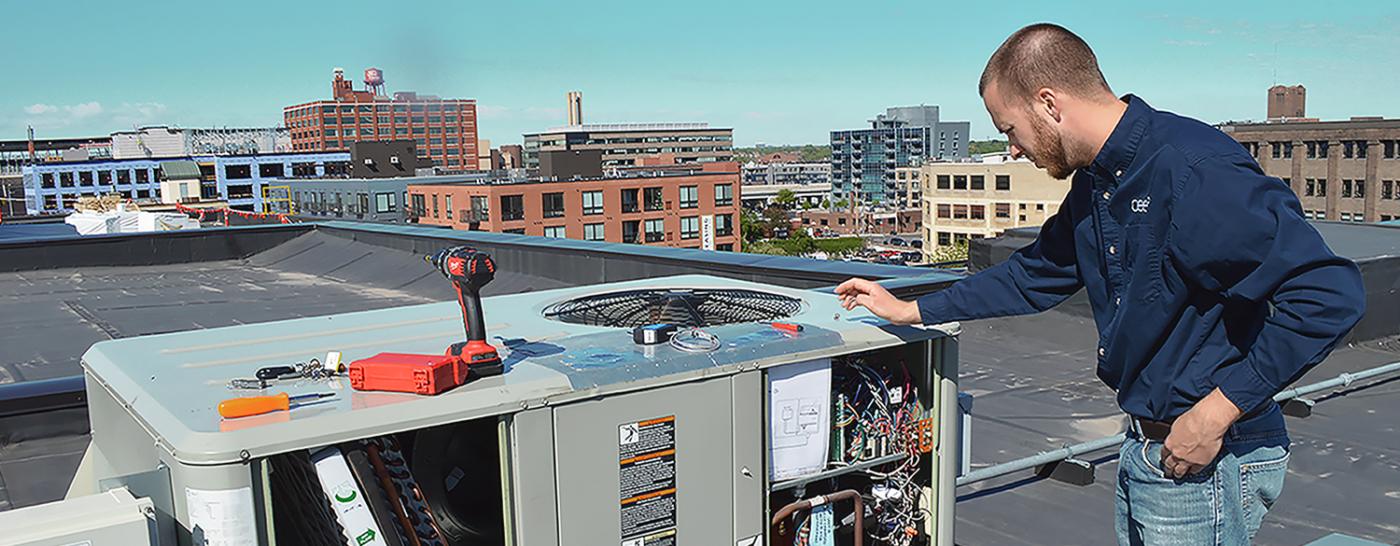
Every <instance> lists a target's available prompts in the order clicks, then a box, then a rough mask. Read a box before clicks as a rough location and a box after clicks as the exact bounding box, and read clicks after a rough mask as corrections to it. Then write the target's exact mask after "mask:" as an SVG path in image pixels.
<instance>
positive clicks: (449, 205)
mask: <svg viewBox="0 0 1400 546" xmlns="http://www.w3.org/2000/svg"><path fill="white" fill-rule="evenodd" d="M443 201H444V205H443V206H444V207H445V208H446V209H447V219H448V220H451V219H452V196H451V195H445V196H443ZM463 220H466V218H463Z"/></svg>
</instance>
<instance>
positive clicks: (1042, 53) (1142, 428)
mask: <svg viewBox="0 0 1400 546" xmlns="http://www.w3.org/2000/svg"><path fill="white" fill-rule="evenodd" d="M979 91H980V93H981V95H982V99H983V102H984V103H985V105H986V108H987V112H988V113H989V114H991V117H992V122H993V123H994V124H995V125H996V128H997V129H998V130H999V131H1000V132H1002V133H1004V134H1005V135H1006V136H1007V138H1008V140H1009V141H1010V145H1011V154H1012V155H1013V156H1017V157H1027V158H1029V159H1030V160H1031V161H1033V162H1034V163H1035V164H1036V165H1037V166H1038V167H1040V168H1042V169H1045V170H1046V171H1048V172H1049V173H1050V174H1051V175H1052V176H1054V177H1056V178H1060V179H1064V178H1067V177H1070V176H1073V180H1072V184H1071V189H1070V192H1069V194H1068V195H1067V196H1066V197H1065V200H1064V204H1062V205H1061V206H1060V210H1059V212H1058V213H1057V214H1055V215H1054V216H1053V217H1051V218H1050V219H1049V220H1047V221H1046V222H1045V225H1044V226H1043V227H1042V228H1041V230H1040V235H1039V237H1038V238H1037V239H1036V241H1035V242H1034V243H1032V244H1031V245H1029V246H1027V247H1025V248H1022V249H1020V250H1019V251H1017V252H1016V253H1014V254H1013V255H1012V256H1011V257H1010V258H1009V259H1008V260H1007V261H1006V262H1003V263H1001V264H998V265H996V266H995V267H992V268H989V269H987V270H986V271H983V272H981V273H979V274H977V275H973V276H971V277H968V278H967V279H964V280H962V281H960V282H958V283H956V284H954V285H953V286H951V287H950V288H948V289H946V290H943V291H941V292H937V293H934V294H930V295H928V296H924V297H922V298H920V299H919V300H918V301H917V302H906V301H901V300H899V299H896V298H895V297H893V296H891V295H890V293H889V292H888V291H886V290H885V289H883V288H881V287H880V286H879V285H878V284H875V283H873V282H870V281H867V280H863V279H851V280H849V281H846V282H845V283H842V284H841V285H840V286H839V287H837V289H836V292H837V294H838V295H839V296H840V297H841V299H842V303H843V305H845V307H846V308H847V309H852V308H854V307H855V306H857V305H860V306H864V307H866V308H867V309H869V310H870V311H871V312H873V313H874V314H876V315H878V316H880V317H882V318H885V319H886V320H889V321H891V322H895V323H902V324H912V323H923V324H936V323H943V322H951V321H960V320H971V319H979V318H987V317H997V316H1008V315H1018V314H1027V313H1034V312H1039V311H1045V310H1047V309H1050V308H1051V307H1054V306H1055V305H1057V304H1059V303H1060V302H1062V301H1064V300H1065V299H1066V298H1069V297H1070V296H1071V295H1073V294H1074V293H1075V292H1078V291H1079V290H1081V289H1083V290H1085V291H1086V292H1087V294H1088V297H1089V301H1090V304H1091V307H1092V309H1093V314H1094V320H1095V322H1096V323H1097V326H1098V330H1099V340H1100V341H1099V346H1098V350H1097V357H1098V358H1097V361H1098V362H1097V363H1098V367H1097V371H1098V376H1099V378H1100V379H1102V380H1103V381H1104V382H1105V383H1107V384H1108V386H1109V387H1111V388H1113V389H1114V390H1116V391H1117V395H1118V404H1119V406H1120V407H1121V408H1122V409H1123V411H1124V412H1126V413H1127V414H1128V417H1129V419H1128V421H1129V425H1128V429H1129V430H1128V439H1127V441H1125V442H1124V443H1123V446H1122V450H1121V452H1120V454H1119V459H1118V467H1119V471H1118V486H1117V510H1116V512H1117V533H1118V541H1119V542H1120V543H1122V544H1246V543H1248V542H1249V541H1250V539H1252V538H1253V536H1254V533H1255V532H1256V531H1257V530H1258V528H1259V523H1260V520H1261V518H1262V517H1263V515H1264V512H1265V511H1266V510H1267V509H1268V508H1269V507H1270V506H1271V505H1272V504H1273V502H1274V500H1275V499H1276V498H1277V497H1278V495H1279V493H1280V492H1281V490H1282V487H1283V478H1284V474H1285V469H1286V466H1287V462H1288V436H1287V432H1286V431H1285V430H1284V421H1283V415H1282V412H1281V411H1280V409H1279V407H1278V405H1277V404H1276V403H1275V402H1273V399H1272V397H1273V395H1275V394H1276V393H1278V392H1279V391H1280V390H1282V389H1283V388H1284V387H1285V386H1287V385H1288V384H1290V383H1292V382H1293V381H1295V380H1297V379H1298V377H1299V376H1301V375H1302V374H1303V373H1304V372H1306V371H1307V370H1309V369H1310V368H1312V367H1313V366H1315V365H1316V364H1317V363H1318V362H1320V361H1321V360H1322V359H1323V358H1324V357H1325V356H1327V354H1328V353H1329V352H1331V350H1332V348H1333V347H1334V346H1335V345H1336V343H1337V342H1338V341H1339V340H1341V339H1342V337H1343V336H1344V335H1345V334H1346V333H1347V332H1348V331H1349V330H1350V329H1351V327H1352V326H1354V325H1355V324H1356V322H1357V321H1358V320H1359V319H1360V317H1361V314H1362V310H1363V307H1364V292H1363V288H1362V284H1361V276H1360V272H1359V271H1358V269H1357V268H1356V265H1355V264H1353V263H1351V262H1350V261H1348V260H1346V259H1344V258H1339V257H1337V256H1336V255H1334V254H1333V253H1332V252H1331V250H1330V249H1328V248H1327V245H1326V244H1325V243H1324V242H1323V240H1322V238H1321V236H1319V235H1318V233H1317V231H1316V230H1314V229H1313V228H1312V226H1310V225H1309V224H1308V223H1307V222H1306V221H1304V219H1303V212H1302V210H1301V208H1300V205H1299V203H1298V199H1297V198H1296V197H1295V196H1294V195H1293V193H1292V191H1290V190H1289V187H1288V186H1287V185H1285V184H1283V182H1282V181H1281V180H1278V179H1276V178H1270V177H1268V176H1265V175H1264V174H1263V172H1262V171H1261V170H1260V168H1259V166H1258V164H1257V163H1255V161H1254V159H1253V158H1252V157H1250V155H1249V153H1248V152H1246V151H1245V149H1244V148H1243V147H1242V146H1240V145H1239V144H1238V143H1236V142H1235V141H1233V140H1232V139H1230V138H1229V137H1228V136H1226V135H1224V134H1222V133H1221V132H1219V131H1217V130H1215V129H1214V128H1211V127H1210V126H1207V125H1205V124H1202V123H1200V122H1198V121H1195V120H1191V119H1187V118H1183V117H1179V116H1176V115H1173V114H1170V113H1167V112H1161V111H1157V110H1154V109H1152V107H1150V106H1148V105H1147V103H1145V102H1143V101H1142V99H1139V98H1137V97H1134V96H1132V95H1128V96H1125V97H1123V98H1122V99H1119V98H1117V97H1116V96H1115V95H1114V94H1113V92H1112V91H1111V90H1110V89H1109V87H1108V83H1107V82H1106V81H1105V80H1104V78H1103V75H1102V74H1101V73H1100V72H1099V67H1098V61H1097V60H1096V58H1095V57H1094V53H1093V51H1091V50H1090V49H1089V46H1088V44H1086V43H1084V41H1083V40H1081V39H1080V38H1079V37H1078V36H1075V35H1074V34H1073V33H1071V32H1069V31H1068V30H1066V29H1064V28H1063V27H1060V26H1056V25H1051V24H1037V25H1031V26H1028V27H1026V28H1023V29H1021V30H1019V31H1017V32H1016V33H1015V34H1012V35H1011V37H1010V38H1008V39H1007V40H1006V42H1005V43H1003V44H1002V45H1001V47H1000V48H998V49H997V51H996V52H995V53H994V54H993V55H992V58H991V60H990V61H988V62H987V68H986V70H985V71H984V72H983V73H982V80H981V84H980V86H979Z"/></svg>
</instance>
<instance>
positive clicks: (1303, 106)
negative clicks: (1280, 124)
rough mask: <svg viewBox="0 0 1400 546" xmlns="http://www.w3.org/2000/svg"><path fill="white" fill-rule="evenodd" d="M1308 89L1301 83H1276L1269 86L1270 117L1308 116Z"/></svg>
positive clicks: (1275, 118) (1291, 117)
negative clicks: (1291, 84)
mask: <svg viewBox="0 0 1400 546" xmlns="http://www.w3.org/2000/svg"><path fill="white" fill-rule="evenodd" d="M1307 101H1308V90H1307V89H1304V88H1303V86H1301V85H1293V86H1286V85H1275V86H1273V87H1270V88H1269V119H1271V120H1282V119H1301V118H1306V117H1307V110H1308V109H1307Z"/></svg>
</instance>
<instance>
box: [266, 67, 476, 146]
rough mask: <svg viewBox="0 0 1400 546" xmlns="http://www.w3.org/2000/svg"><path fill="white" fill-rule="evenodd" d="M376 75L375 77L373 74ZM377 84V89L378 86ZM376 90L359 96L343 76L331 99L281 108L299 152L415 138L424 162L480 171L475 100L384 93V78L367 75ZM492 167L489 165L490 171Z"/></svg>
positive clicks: (337, 80) (338, 77)
mask: <svg viewBox="0 0 1400 546" xmlns="http://www.w3.org/2000/svg"><path fill="white" fill-rule="evenodd" d="M371 71H372V72H371ZM376 78H378V79H377V84H376V83H373V82H375V81H376ZM365 80H366V82H365V83H366V85H367V86H368V87H370V89H371V90H366V91H356V90H354V89H353V88H352V85H351V82H350V80H347V79H345V74H344V71H342V70H341V69H339V68H337V69H336V71H335V78H334V79H333V80H331V95H332V97H331V99H330V100H318V101H312V102H307V103H302V104H297V105H293V106H288V107H285V108H283V109H282V117H283V120H284V122H285V123H286V126H287V129H288V130H289V131H290V132H291V136H292V149H293V150H294V151H299V152H301V151H322V150H347V149H349V147H350V143H351V142H358V141H382V140H403V139H412V140H414V141H415V142H416V143H417V144H418V154H419V157H423V158H426V159H427V160H429V161H431V162H432V164H433V165H435V166H439V167H444V168H446V169H449V170H476V169H480V168H483V167H482V166H480V165H479V164H478V159H477V158H478V155H477V149H476V148H477V125H476V101H475V100H473V99H443V98H440V97H436V96H433V95H419V94H417V93H414V92H411V91H400V92H397V93H394V95H393V96H392V97H389V96H387V95H385V94H383V93H384V92H383V80H382V73H380V72H379V71H378V70H376V69H370V70H367V71H366V78H365ZM487 168H489V166H487Z"/></svg>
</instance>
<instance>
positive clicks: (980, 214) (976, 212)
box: [969, 205, 987, 220]
mask: <svg viewBox="0 0 1400 546" xmlns="http://www.w3.org/2000/svg"><path fill="white" fill-rule="evenodd" d="M969 210H970V212H971V216H972V219H973V220H985V219H987V206H986V205H972V206H971V207H970V208H969Z"/></svg>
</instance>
